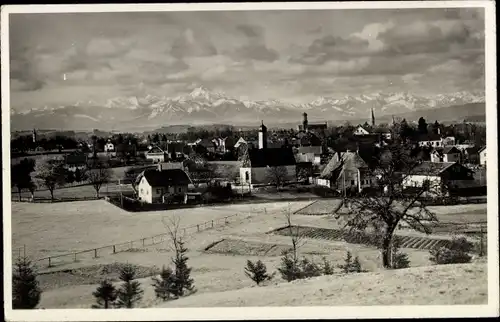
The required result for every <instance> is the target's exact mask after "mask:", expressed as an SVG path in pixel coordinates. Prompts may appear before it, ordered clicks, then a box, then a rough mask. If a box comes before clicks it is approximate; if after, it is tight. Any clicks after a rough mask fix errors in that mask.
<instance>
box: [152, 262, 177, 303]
mask: <svg viewBox="0 0 500 322" xmlns="http://www.w3.org/2000/svg"><path fill="white" fill-rule="evenodd" d="M152 279H153V281H154V283H153V287H154V289H155V295H156V298H160V299H162V300H163V301H166V300H168V299H170V298H171V296H172V293H173V290H175V289H176V286H175V275H174V272H173V271H172V269H171V268H170V267H167V268H165V266H163V267H162V270H161V272H160V277H153V278H152Z"/></svg>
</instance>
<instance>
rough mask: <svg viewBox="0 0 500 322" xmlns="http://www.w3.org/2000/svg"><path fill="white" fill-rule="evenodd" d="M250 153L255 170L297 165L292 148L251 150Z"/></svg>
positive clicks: (251, 163)
mask: <svg viewBox="0 0 500 322" xmlns="http://www.w3.org/2000/svg"><path fill="white" fill-rule="evenodd" d="M248 153H249V157H250V165H251V166H252V167H253V168H260V167H267V166H270V167H276V166H287V165H295V157H294V155H293V151H292V149H291V148H275V149H270V148H267V149H251V150H249V151H248Z"/></svg>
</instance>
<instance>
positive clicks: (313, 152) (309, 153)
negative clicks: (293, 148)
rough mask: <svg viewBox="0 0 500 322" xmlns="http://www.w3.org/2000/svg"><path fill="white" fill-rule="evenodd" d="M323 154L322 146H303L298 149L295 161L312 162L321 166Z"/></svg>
mask: <svg viewBox="0 0 500 322" xmlns="http://www.w3.org/2000/svg"><path fill="white" fill-rule="evenodd" d="M322 154H323V148H322V146H301V147H299V148H298V149H297V154H295V159H296V161H297V162H311V163H312V164H320V163H321V155H322Z"/></svg>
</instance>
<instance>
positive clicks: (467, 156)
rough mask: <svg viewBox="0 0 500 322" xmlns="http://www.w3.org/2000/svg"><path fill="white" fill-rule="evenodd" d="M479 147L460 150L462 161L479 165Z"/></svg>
mask: <svg viewBox="0 0 500 322" xmlns="http://www.w3.org/2000/svg"><path fill="white" fill-rule="evenodd" d="M479 149H480V148H479V147H476V146H472V147H466V148H464V149H463V150H462V155H463V157H462V159H463V160H464V162H465V163H469V164H479Z"/></svg>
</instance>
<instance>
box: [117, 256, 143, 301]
mask: <svg viewBox="0 0 500 322" xmlns="http://www.w3.org/2000/svg"><path fill="white" fill-rule="evenodd" d="M119 278H120V280H121V281H123V284H122V285H121V287H120V289H119V290H118V292H117V295H118V296H117V297H118V301H117V303H116V304H117V306H118V307H124V308H129V309H130V308H133V307H134V305H135V304H136V303H137V302H139V301H140V300H141V299H142V294H143V293H144V291H143V290H142V289H141V284H140V283H139V282H137V281H134V279H135V278H136V269H135V267H134V266H132V265H130V264H127V265H124V266H123V267H121V268H120V277H119Z"/></svg>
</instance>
